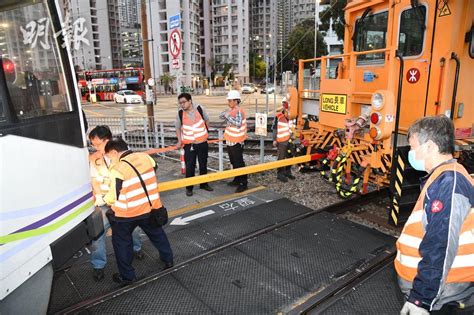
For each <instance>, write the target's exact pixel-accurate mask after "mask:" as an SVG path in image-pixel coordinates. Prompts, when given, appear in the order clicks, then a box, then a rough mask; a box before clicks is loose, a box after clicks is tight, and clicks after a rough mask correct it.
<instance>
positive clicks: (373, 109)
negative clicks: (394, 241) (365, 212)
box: [289, 0, 474, 225]
mask: <svg viewBox="0 0 474 315" xmlns="http://www.w3.org/2000/svg"><path fill="white" fill-rule="evenodd" d="M345 21H346V22H345V23H346V25H345V39H344V50H345V53H344V54H341V55H332V56H325V57H322V58H315V59H309V60H300V61H299V76H298V89H295V88H291V89H290V90H289V97H290V104H291V106H290V111H291V118H292V119H294V118H296V119H297V125H296V129H295V131H296V134H297V135H299V137H300V139H301V147H302V148H303V147H304V150H303V151H304V152H305V153H308V154H309V153H313V154H314V153H319V154H320V159H319V161H318V163H317V164H316V165H312V166H310V167H311V168H316V169H318V170H321V173H322V174H323V175H324V176H325V177H326V178H327V179H328V180H330V181H332V182H334V183H335V185H336V190H337V192H338V194H339V195H340V196H341V197H343V198H347V197H349V196H350V195H351V194H353V193H355V192H362V193H366V192H367V191H368V190H369V188H370V186H372V185H373V186H374V187H375V188H380V187H387V186H388V187H390V192H391V199H392V206H391V211H390V214H389V221H390V222H391V223H392V224H395V225H397V224H400V223H402V222H403V221H404V220H406V218H407V217H408V215H409V213H410V212H411V209H412V206H413V204H414V202H415V200H416V197H417V196H418V193H419V182H418V178H419V177H420V175H422V174H420V173H419V172H416V171H415V170H413V169H412V168H411V167H410V165H409V163H408V158H407V155H408V151H409V146H408V139H407V131H408V128H409V126H410V125H411V124H412V123H413V122H414V121H415V120H416V119H418V118H420V117H424V116H431V115H439V114H444V115H446V116H448V117H450V118H451V119H452V120H453V122H454V126H455V133H456V151H457V153H456V154H457V157H458V158H459V159H460V161H461V162H462V163H463V164H464V165H465V166H466V167H467V169H468V171H469V172H471V173H472V172H474V170H473V163H474V159H473V155H474V154H473V152H474V151H473V149H474V128H473V126H474V100H473V90H474V89H473V83H472V79H471V77H470V76H471V75H472V73H474V59H473V58H474V40H473V36H474V31H473V23H474V22H473V21H474V1H469V0H456V1H453V0H443V1H440V0H388V1H387V0H372V1H367V0H355V1H348V3H347V5H346V7H345ZM314 66H316V67H315V69H318V70H319V71H318V70H317V71H314V72H313V71H311V70H310V69H311V68H313V67H314ZM312 73H314V74H312ZM306 167H307V166H306Z"/></svg>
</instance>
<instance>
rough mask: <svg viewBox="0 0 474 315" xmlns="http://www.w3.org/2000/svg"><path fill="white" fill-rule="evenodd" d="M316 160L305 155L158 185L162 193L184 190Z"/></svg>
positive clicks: (312, 156) (311, 156) (313, 156)
mask: <svg viewBox="0 0 474 315" xmlns="http://www.w3.org/2000/svg"><path fill="white" fill-rule="evenodd" d="M316 158H317V155H304V156H299V157H294V158H290V159H285V160H280V161H275V162H268V163H263V164H259V165H252V166H247V167H242V168H237V169H233V170H228V171H223V172H217V173H210V174H206V175H199V176H194V177H189V178H183V179H177V180H171V181H167V182H162V183H158V190H159V191H160V192H163V191H168V190H174V189H178V188H183V187H186V186H191V185H197V184H202V183H208V182H214V181H218V180H222V179H226V178H231V177H235V176H239V175H245V174H252V173H258V172H263V171H267V170H271V169H275V168H279V167H284V166H288V165H294V164H299V163H306V162H310V161H312V160H314V159H316Z"/></svg>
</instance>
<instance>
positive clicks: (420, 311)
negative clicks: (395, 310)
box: [400, 301, 430, 315]
mask: <svg viewBox="0 0 474 315" xmlns="http://www.w3.org/2000/svg"><path fill="white" fill-rule="evenodd" d="M429 314H430V312H428V311H427V310H425V309H424V308H422V307H419V306H416V305H415V304H413V303H411V302H408V301H407V302H405V304H404V305H403V308H402V310H401V311H400V315H429Z"/></svg>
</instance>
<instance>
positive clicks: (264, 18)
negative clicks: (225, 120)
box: [260, 0, 269, 163]
mask: <svg viewBox="0 0 474 315" xmlns="http://www.w3.org/2000/svg"><path fill="white" fill-rule="evenodd" d="M263 3H264V5H263V56H264V57H263V58H264V59H265V92H266V93H265V114H266V115H267V119H268V88H269V85H268V63H269V58H268V56H267V21H266V16H267V0H264V1H263ZM264 146H265V143H264V139H263V136H260V163H263V162H264Z"/></svg>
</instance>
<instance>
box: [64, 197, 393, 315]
mask: <svg viewBox="0 0 474 315" xmlns="http://www.w3.org/2000/svg"><path fill="white" fill-rule="evenodd" d="M386 194H387V191H386V190H381V191H375V192H372V193H369V194H367V195H364V196H355V197H354V198H351V199H349V200H344V201H341V202H338V203H335V204H332V205H330V206H327V207H324V208H320V209H318V210H315V211H310V212H307V213H303V214H300V215H296V216H294V217H291V218H289V219H286V220H283V221H281V222H277V223H275V224H272V225H269V226H266V227H264V228H261V229H258V230H256V231H254V232H252V233H249V234H246V235H243V236H241V237H238V238H236V239H234V240H232V241H230V242H227V243H223V244H221V245H220V246H217V247H215V248H213V249H211V250H208V251H206V252H203V253H201V254H198V255H196V256H194V257H192V258H190V259H187V260H185V261H182V262H180V263H178V264H176V265H175V266H174V268H172V269H168V270H165V271H161V272H158V273H155V274H152V275H150V276H148V277H146V278H144V279H141V280H139V281H137V282H135V283H133V284H132V285H129V286H127V287H124V288H120V289H117V290H115V291H112V292H110V293H107V294H104V295H100V296H96V297H94V298H91V299H88V300H85V301H83V302H80V303H78V304H76V305H73V306H70V307H68V308H66V309H63V310H61V311H60V312H58V313H60V314H76V313H80V312H83V311H87V310H88V309H89V308H92V307H94V306H97V305H99V304H101V303H104V302H107V301H109V300H111V299H114V298H117V297H120V296H122V295H124V294H127V293H131V292H133V291H134V290H137V289H139V288H142V287H143V286H144V285H146V284H149V283H151V282H154V281H156V280H158V279H160V278H163V277H165V276H167V275H169V274H171V273H173V272H175V271H177V270H179V269H181V268H185V267H186V266H189V265H192V264H194V263H197V262H198V261H200V260H203V259H206V258H209V257H211V256H213V255H216V254H217V253H220V252H222V251H224V250H226V249H229V248H233V247H236V246H237V245H239V244H242V243H244V242H247V241H249V240H251V239H254V238H258V237H260V236H262V235H264V234H268V233H270V232H273V231H275V230H278V229H280V228H282V227H285V226H287V225H291V224H294V223H297V222H298V221H302V220H304V219H307V218H309V217H311V216H314V215H316V214H318V213H320V212H323V211H326V212H331V213H344V212H347V211H357V210H358V209H359V208H360V207H362V206H364V205H366V204H368V203H371V202H376V201H377V200H380V199H381V198H384V197H385V196H386ZM381 255H382V256H383V257H382V256H381ZM391 255H392V251H390V250H388V249H382V250H381V254H380V255H379V254H378V255H377V256H376V259H375V260H374V261H369V262H365V264H363V266H361V265H360V264H359V265H355V266H354V268H352V269H350V270H347V272H346V273H345V274H343V275H340V277H341V279H340V280H339V281H337V282H336V283H334V285H332V286H330V287H328V288H326V289H325V290H324V291H322V292H320V293H319V294H318V295H317V296H315V298H314V299H311V300H308V301H307V303H304V305H305V306H304V307H305V309H302V310H303V311H306V310H311V309H312V308H314V307H316V306H317V305H319V304H321V303H322V302H326V301H328V300H330V299H331V298H337V296H338V295H337V293H338V292H342V291H344V290H349V289H350V286H351V285H353V284H354V285H355V284H356V283H358V281H359V280H360V278H361V277H363V276H365V277H367V276H369V275H370V274H371V273H373V272H375V271H376V270H378V269H376V267H377V266H379V265H380V264H381V263H383V262H386V261H388V260H390V257H391ZM360 270H362V271H363V272H359V271H360ZM318 303H319V304H318ZM296 312H300V311H299V310H297V311H296ZM295 314H296V313H295Z"/></svg>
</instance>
